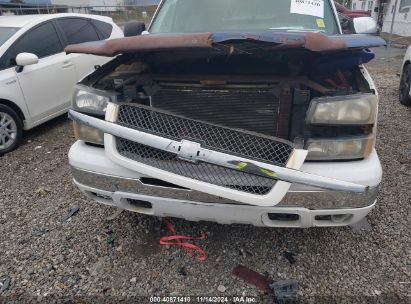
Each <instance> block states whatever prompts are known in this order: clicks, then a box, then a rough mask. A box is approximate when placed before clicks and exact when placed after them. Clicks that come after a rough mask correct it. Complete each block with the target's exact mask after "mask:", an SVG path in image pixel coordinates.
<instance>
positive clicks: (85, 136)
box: [73, 122, 104, 146]
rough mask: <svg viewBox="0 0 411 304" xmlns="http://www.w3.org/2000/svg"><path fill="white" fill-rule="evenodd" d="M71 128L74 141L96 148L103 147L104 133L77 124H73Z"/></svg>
mask: <svg viewBox="0 0 411 304" xmlns="http://www.w3.org/2000/svg"><path fill="white" fill-rule="evenodd" d="M73 128H74V135H75V137H76V139H78V140H83V141H85V142H87V143H91V144H95V145H98V146H104V133H103V132H102V131H100V130H98V129H96V128H92V127H89V126H86V125H83V124H80V123H78V122H73Z"/></svg>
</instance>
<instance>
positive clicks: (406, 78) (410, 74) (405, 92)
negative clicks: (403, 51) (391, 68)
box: [400, 63, 411, 106]
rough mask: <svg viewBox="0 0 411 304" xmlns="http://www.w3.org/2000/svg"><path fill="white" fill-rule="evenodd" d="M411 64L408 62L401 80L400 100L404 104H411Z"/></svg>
mask: <svg viewBox="0 0 411 304" xmlns="http://www.w3.org/2000/svg"><path fill="white" fill-rule="evenodd" d="M410 89H411V64H410V63H408V64H407V65H406V66H405V67H404V70H403V71H402V75H401V80H400V102H401V104H403V105H404V106H411V98H410Z"/></svg>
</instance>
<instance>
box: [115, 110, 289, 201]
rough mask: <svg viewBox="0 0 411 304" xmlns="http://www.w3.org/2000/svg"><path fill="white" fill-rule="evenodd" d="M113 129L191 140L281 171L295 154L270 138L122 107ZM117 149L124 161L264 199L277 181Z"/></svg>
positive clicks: (150, 151) (146, 149)
mask: <svg viewBox="0 0 411 304" xmlns="http://www.w3.org/2000/svg"><path fill="white" fill-rule="evenodd" d="M117 123H118V124H119V125H122V126H125V127H128V128H133V129H136V130H139V131H143V132H146V133H150V134H154V135H157V136H161V137H164V138H168V139H171V140H175V141H182V140H189V141H193V142H197V143H200V144H201V146H202V147H204V148H207V149H210V150H214V151H219V152H223V153H226V154H231V155H237V156H241V157H244V158H247V159H253V160H258V161H262V162H266V163H270V164H274V165H277V166H282V167H284V166H286V164H287V162H288V160H289V158H290V155H291V153H292V151H293V147H292V146H291V145H290V144H288V143H287V142H285V141H282V140H278V139H275V138H272V137H268V136H264V135H259V134H256V133H251V132H246V131H240V130H233V129H229V128H224V127H221V126H217V125H212V124H208V123H205V122H201V121H197V120H192V119H188V118H184V117H180V116H176V115H172V114H169V113H165V112H163V111H159V110H156V109H153V108H149V107H145V106H139V105H121V106H120V107H119V113H118V119H117ZM116 145H117V151H118V153H119V154H120V155H121V156H123V157H126V158H129V159H131V160H134V161H137V162H139V163H142V164H145V165H149V166H152V167H154V168H157V169H161V170H163V171H167V172H170V173H174V174H177V175H181V176H184V177H187V178H191V179H195V180H199V181H202V182H206V183H209V184H213V185H218V186H222V187H227V188H230V189H234V190H237V191H241V192H247V193H251V194H256V195H265V194H267V193H269V192H270V191H271V189H272V188H273V187H274V186H275V184H276V180H274V179H272V178H269V177H262V176H257V175H254V174H250V173H246V172H240V171H237V170H234V169H229V168H226V167H221V166H218V165H214V164H209V163H204V162H199V163H192V162H187V161H184V160H181V159H180V158H179V157H178V156H177V155H176V154H174V153H172V152H167V151H163V150H159V149H156V148H153V147H150V146H147V145H143V144H139V143H135V142H133V141H130V140H126V139H122V138H117V139H116Z"/></svg>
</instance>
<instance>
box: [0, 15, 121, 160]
mask: <svg viewBox="0 0 411 304" xmlns="http://www.w3.org/2000/svg"><path fill="white" fill-rule="evenodd" d="M116 37H123V32H122V30H121V29H120V28H119V27H118V26H117V25H115V24H114V23H113V21H112V19H111V18H107V17H100V16H92V15H81V14H53V15H35V16H2V17H0V155H2V154H5V153H7V152H10V151H11V150H13V149H15V148H16V147H17V146H18V144H19V141H20V138H21V135H22V131H23V129H24V130H28V129H31V128H33V127H35V126H38V125H40V124H42V123H44V122H46V121H48V120H50V119H52V118H54V117H56V116H58V115H61V114H63V113H65V112H67V110H68V108H69V107H70V101H71V96H72V89H73V86H74V85H75V84H76V83H77V81H78V80H80V79H82V78H83V77H84V76H86V75H87V74H89V73H90V72H91V71H93V70H94V67H95V66H98V65H102V64H104V63H106V62H107V61H108V60H109V59H108V58H105V57H97V56H92V55H83V54H80V55H79V54H70V55H66V53H65V52H64V48H65V46H67V45H69V44H75V43H81V42H86V41H96V40H105V39H110V38H116Z"/></svg>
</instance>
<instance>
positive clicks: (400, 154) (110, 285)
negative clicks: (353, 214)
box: [0, 58, 411, 303]
mask: <svg viewBox="0 0 411 304" xmlns="http://www.w3.org/2000/svg"><path fill="white" fill-rule="evenodd" d="M400 63H401V59H399V58H394V59H390V60H385V59H384V60H383V59H379V60H376V61H374V63H372V64H371V65H370V66H369V69H370V72H371V73H372V75H373V77H374V79H375V81H376V82H377V84H378V86H379V88H380V94H381V105H380V122H379V136H378V151H379V153H380V156H381V160H382V162H383V166H384V171H385V178H384V181H383V184H382V189H381V192H380V195H379V204H378V207H377V208H376V210H375V211H374V212H372V214H371V215H370V216H369V223H370V224H371V227H372V229H371V230H370V231H369V232H363V233H355V232H354V231H353V230H352V229H350V228H333V229H308V230H295V229H263V228H254V227H250V226H221V225H217V224H213V223H189V222H186V221H183V220H173V223H174V224H175V225H176V227H177V230H178V231H179V232H181V233H182V234H187V235H197V234H198V233H199V231H201V230H204V231H206V232H207V233H208V239H207V240H206V241H202V242H200V243H199V245H200V246H202V247H203V248H204V249H205V250H206V251H207V252H208V254H209V260H208V261H207V262H205V263H199V262H197V261H196V260H194V259H193V258H191V257H190V256H188V255H187V254H186V253H185V252H184V250H182V249H181V248H178V247H162V246H159V245H158V241H159V235H160V233H161V232H160V228H159V221H158V220H157V219H156V218H152V217H148V216H142V215H137V214H132V213H127V212H123V213H121V214H119V215H118V216H117V217H115V218H114V219H113V218H110V217H111V216H113V215H115V214H116V211H117V210H116V209H114V208H110V207H105V206H100V205H98V204H95V203H92V202H90V201H89V200H87V199H86V198H85V197H84V196H83V195H82V194H81V193H80V192H79V191H78V190H77V189H76V188H75V187H74V186H73V184H72V182H71V173H70V169H69V166H68V163H67V154H68V150H69V147H70V145H71V143H72V142H73V141H74V138H73V134H72V130H71V124H70V122H68V121H67V119H66V118H65V117H61V118H58V119H56V120H54V121H52V122H50V123H47V124H46V125H44V126H42V127H39V128H36V129H35V130H33V131H30V132H28V133H26V135H25V137H24V142H23V145H22V147H20V148H19V149H18V150H17V151H14V152H13V153H10V154H8V155H6V156H4V157H1V158H0V303H1V302H2V301H4V302H6V301H7V300H17V301H21V302H25V301H29V300H32V301H36V300H41V301H44V302H50V298H44V297H47V296H49V297H50V296H52V297H54V298H53V299H56V301H59V300H61V299H62V298H63V297H66V298H69V297H75V299H76V301H79V302H87V301H88V302H94V301H103V300H104V301H107V302H118V301H120V300H126V299H130V297H135V296H149V295H157V296H158V295H170V294H171V295H182V296H187V295H213V296H217V295H221V296H229V295H248V296H257V297H258V303H271V302H272V299H271V298H270V296H263V295H262V294H261V292H260V291H259V290H257V289H256V288H255V287H254V286H251V285H248V284H246V283H244V282H242V281H240V280H237V279H236V278H235V277H233V276H232V275H231V271H232V269H233V268H234V267H235V266H236V265H238V264H243V265H246V266H248V267H250V268H252V269H254V270H256V271H258V272H261V273H266V274H267V275H269V276H270V277H271V278H273V279H274V280H281V279H290V278H294V279H297V280H298V281H299V284H300V291H299V295H300V299H303V300H311V301H313V303H314V302H316V303H319V302H324V303H333V302H336V301H338V300H340V301H343V300H345V301H347V302H344V303H351V302H358V303H364V302H366V301H367V302H368V303H375V302H380V303H402V302H404V303H406V302H408V301H410V296H411V294H410V290H411V278H410V275H411V250H410V227H411V225H410V205H411V204H410V203H411V198H410V194H411V109H407V108H405V107H403V106H401V105H400V104H399V102H398V93H397V91H398V84H399V77H398V75H397V73H398V71H399V67H400ZM76 207H77V208H79V210H78V212H77V213H76V214H75V215H73V216H72V217H71V218H70V219H69V220H67V216H68V214H69V212H70V209H72V208H76ZM284 251H288V252H292V253H294V254H295V260H296V262H295V264H290V263H289V261H288V260H287V259H285V258H284V256H283V253H284ZM8 282H9V283H8ZM220 285H221V286H220ZM331 296H332V297H334V298H333V299H331V298H329V297H331ZM147 301H148V300H147V299H145V300H143V299H140V300H134V302H135V303H145V302H147ZM408 303H409V302H408Z"/></svg>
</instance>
